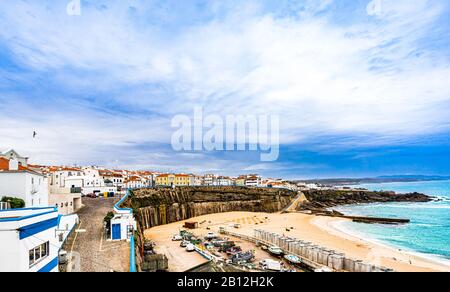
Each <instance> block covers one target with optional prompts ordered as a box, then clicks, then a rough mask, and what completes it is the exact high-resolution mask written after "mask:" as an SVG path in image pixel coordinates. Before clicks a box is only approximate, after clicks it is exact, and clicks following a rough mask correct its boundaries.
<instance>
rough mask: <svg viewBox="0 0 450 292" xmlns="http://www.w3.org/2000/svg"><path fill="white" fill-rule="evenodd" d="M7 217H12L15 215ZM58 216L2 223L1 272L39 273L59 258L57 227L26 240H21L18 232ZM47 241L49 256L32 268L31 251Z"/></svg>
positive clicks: (0, 227) (53, 214)
mask: <svg viewBox="0 0 450 292" xmlns="http://www.w3.org/2000/svg"><path fill="white" fill-rule="evenodd" d="M29 212H30V211H24V212H20V210H18V211H17V212H16V213H17V215H19V216H26V215H28V213H29ZM7 215H8V216H12V215H13V213H11V214H9V213H8V214H7ZM56 215H57V214H56V213H55V212H54V213H51V214H47V215H42V216H38V217H34V218H30V219H26V220H23V221H16V222H0V243H1V248H0V259H1V260H0V272H37V271H39V270H40V269H42V268H43V267H44V266H46V265H47V264H48V263H49V262H51V261H52V260H54V259H55V258H56V257H57V256H58V251H59V248H60V244H59V242H58V240H57V238H56V236H55V235H56V226H55V227H52V228H50V229H47V230H44V231H42V232H39V233H37V234H34V235H32V236H29V237H27V238H24V239H20V237H19V231H17V229H18V228H21V227H23V226H27V225H31V224H34V223H37V222H41V221H45V220H48V219H51V218H55V216H56ZM47 241H48V242H49V255H48V256H47V257H45V258H43V259H42V260H41V261H40V262H38V263H37V264H35V265H33V266H32V267H30V261H29V251H30V250H32V249H33V248H35V247H37V246H39V245H41V244H43V243H45V242H47ZM53 271H58V267H57V266H56V268H54V269H53Z"/></svg>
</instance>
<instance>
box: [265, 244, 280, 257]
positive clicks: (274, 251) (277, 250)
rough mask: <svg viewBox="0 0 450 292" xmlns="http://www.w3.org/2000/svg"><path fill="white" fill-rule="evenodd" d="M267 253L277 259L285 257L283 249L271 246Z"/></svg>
mask: <svg viewBox="0 0 450 292" xmlns="http://www.w3.org/2000/svg"><path fill="white" fill-rule="evenodd" d="M267 251H268V252H269V253H270V254H271V255H273V256H276V257H281V256H283V250H282V249H281V248H279V247H278V246H270V247H269V248H268V249H267Z"/></svg>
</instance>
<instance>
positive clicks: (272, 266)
mask: <svg viewBox="0 0 450 292" xmlns="http://www.w3.org/2000/svg"><path fill="white" fill-rule="evenodd" d="M259 265H260V267H261V268H262V269H264V270H267V271H275V272H281V271H282V269H283V266H282V263H281V262H279V261H274V260H271V259H266V260H262V261H260V262H259Z"/></svg>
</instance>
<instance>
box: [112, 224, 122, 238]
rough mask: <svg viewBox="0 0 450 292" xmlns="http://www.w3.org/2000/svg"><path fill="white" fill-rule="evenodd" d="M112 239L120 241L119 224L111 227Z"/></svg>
mask: <svg viewBox="0 0 450 292" xmlns="http://www.w3.org/2000/svg"><path fill="white" fill-rule="evenodd" d="M112 239H113V240H120V239H122V238H121V236H120V224H113V226H112Z"/></svg>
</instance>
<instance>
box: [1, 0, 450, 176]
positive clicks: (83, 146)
mask: <svg viewBox="0 0 450 292" xmlns="http://www.w3.org/2000/svg"><path fill="white" fill-rule="evenodd" d="M375 1H376V4H377V6H376V7H377V8H378V7H379V9H377V10H376V12H377V13H375V14H374V13H368V11H367V6H368V4H369V3H370V2H371V0H357V1H354V0H352V1H342V0H341V1H338V0H314V1H313V0H298V1H289V0H279V1H272V0H261V1H257V0H228V1H215V0H208V1H206V0H204V1H200V0H183V1H175V0H173V1H140V0H133V1H125V0H121V1H118V0H116V1H114V0H104V1H81V15H79V16H69V15H68V14H67V13H66V6H67V4H68V3H69V2H70V1H69V0H60V1H25V0H17V1H1V2H0V25H1V27H2V29H0V125H1V126H0V149H2V148H15V149H17V150H19V151H20V152H22V153H24V154H26V155H27V156H30V157H31V160H32V162H35V163H42V164H74V163H77V164H98V165H103V166H106V167H114V168H132V169H153V170H160V171H183V172H199V173H203V172H218V173H224V174H230V175H236V174H239V173H246V172H257V173H261V174H263V175H267V176H283V177H289V178H309V177H343V176H352V177H361V176H372V175H384V174H450V155H449V154H450V147H449V136H450V114H449V112H450V80H449V79H450V25H449V22H448V19H450V7H449V3H448V1H446V0H418V1H414V4H413V3H412V1H408V0H396V1H394V0H375ZM369 12H370V11H369ZM194 106H202V107H203V108H204V111H205V113H206V114H218V115H221V116H225V115H228V114H234V115H238V114H245V115H249V114H251V115H262V114H269V115H277V116H279V117H280V139H281V140H280V141H281V151H280V157H279V159H278V160H277V161H275V162H270V163H266V162H260V161H259V154H258V153H253V152H206V151H203V152H191V153H183V152H181V153H180V152H175V151H173V150H172V148H171V145H170V141H171V135H172V133H173V131H174V129H172V128H171V127H170V125H171V119H172V118H173V117H174V116H175V115H177V114H188V115H192V111H193V109H194ZM34 130H36V131H37V132H38V137H37V138H36V139H32V138H31V135H32V132H33V131H34Z"/></svg>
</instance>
